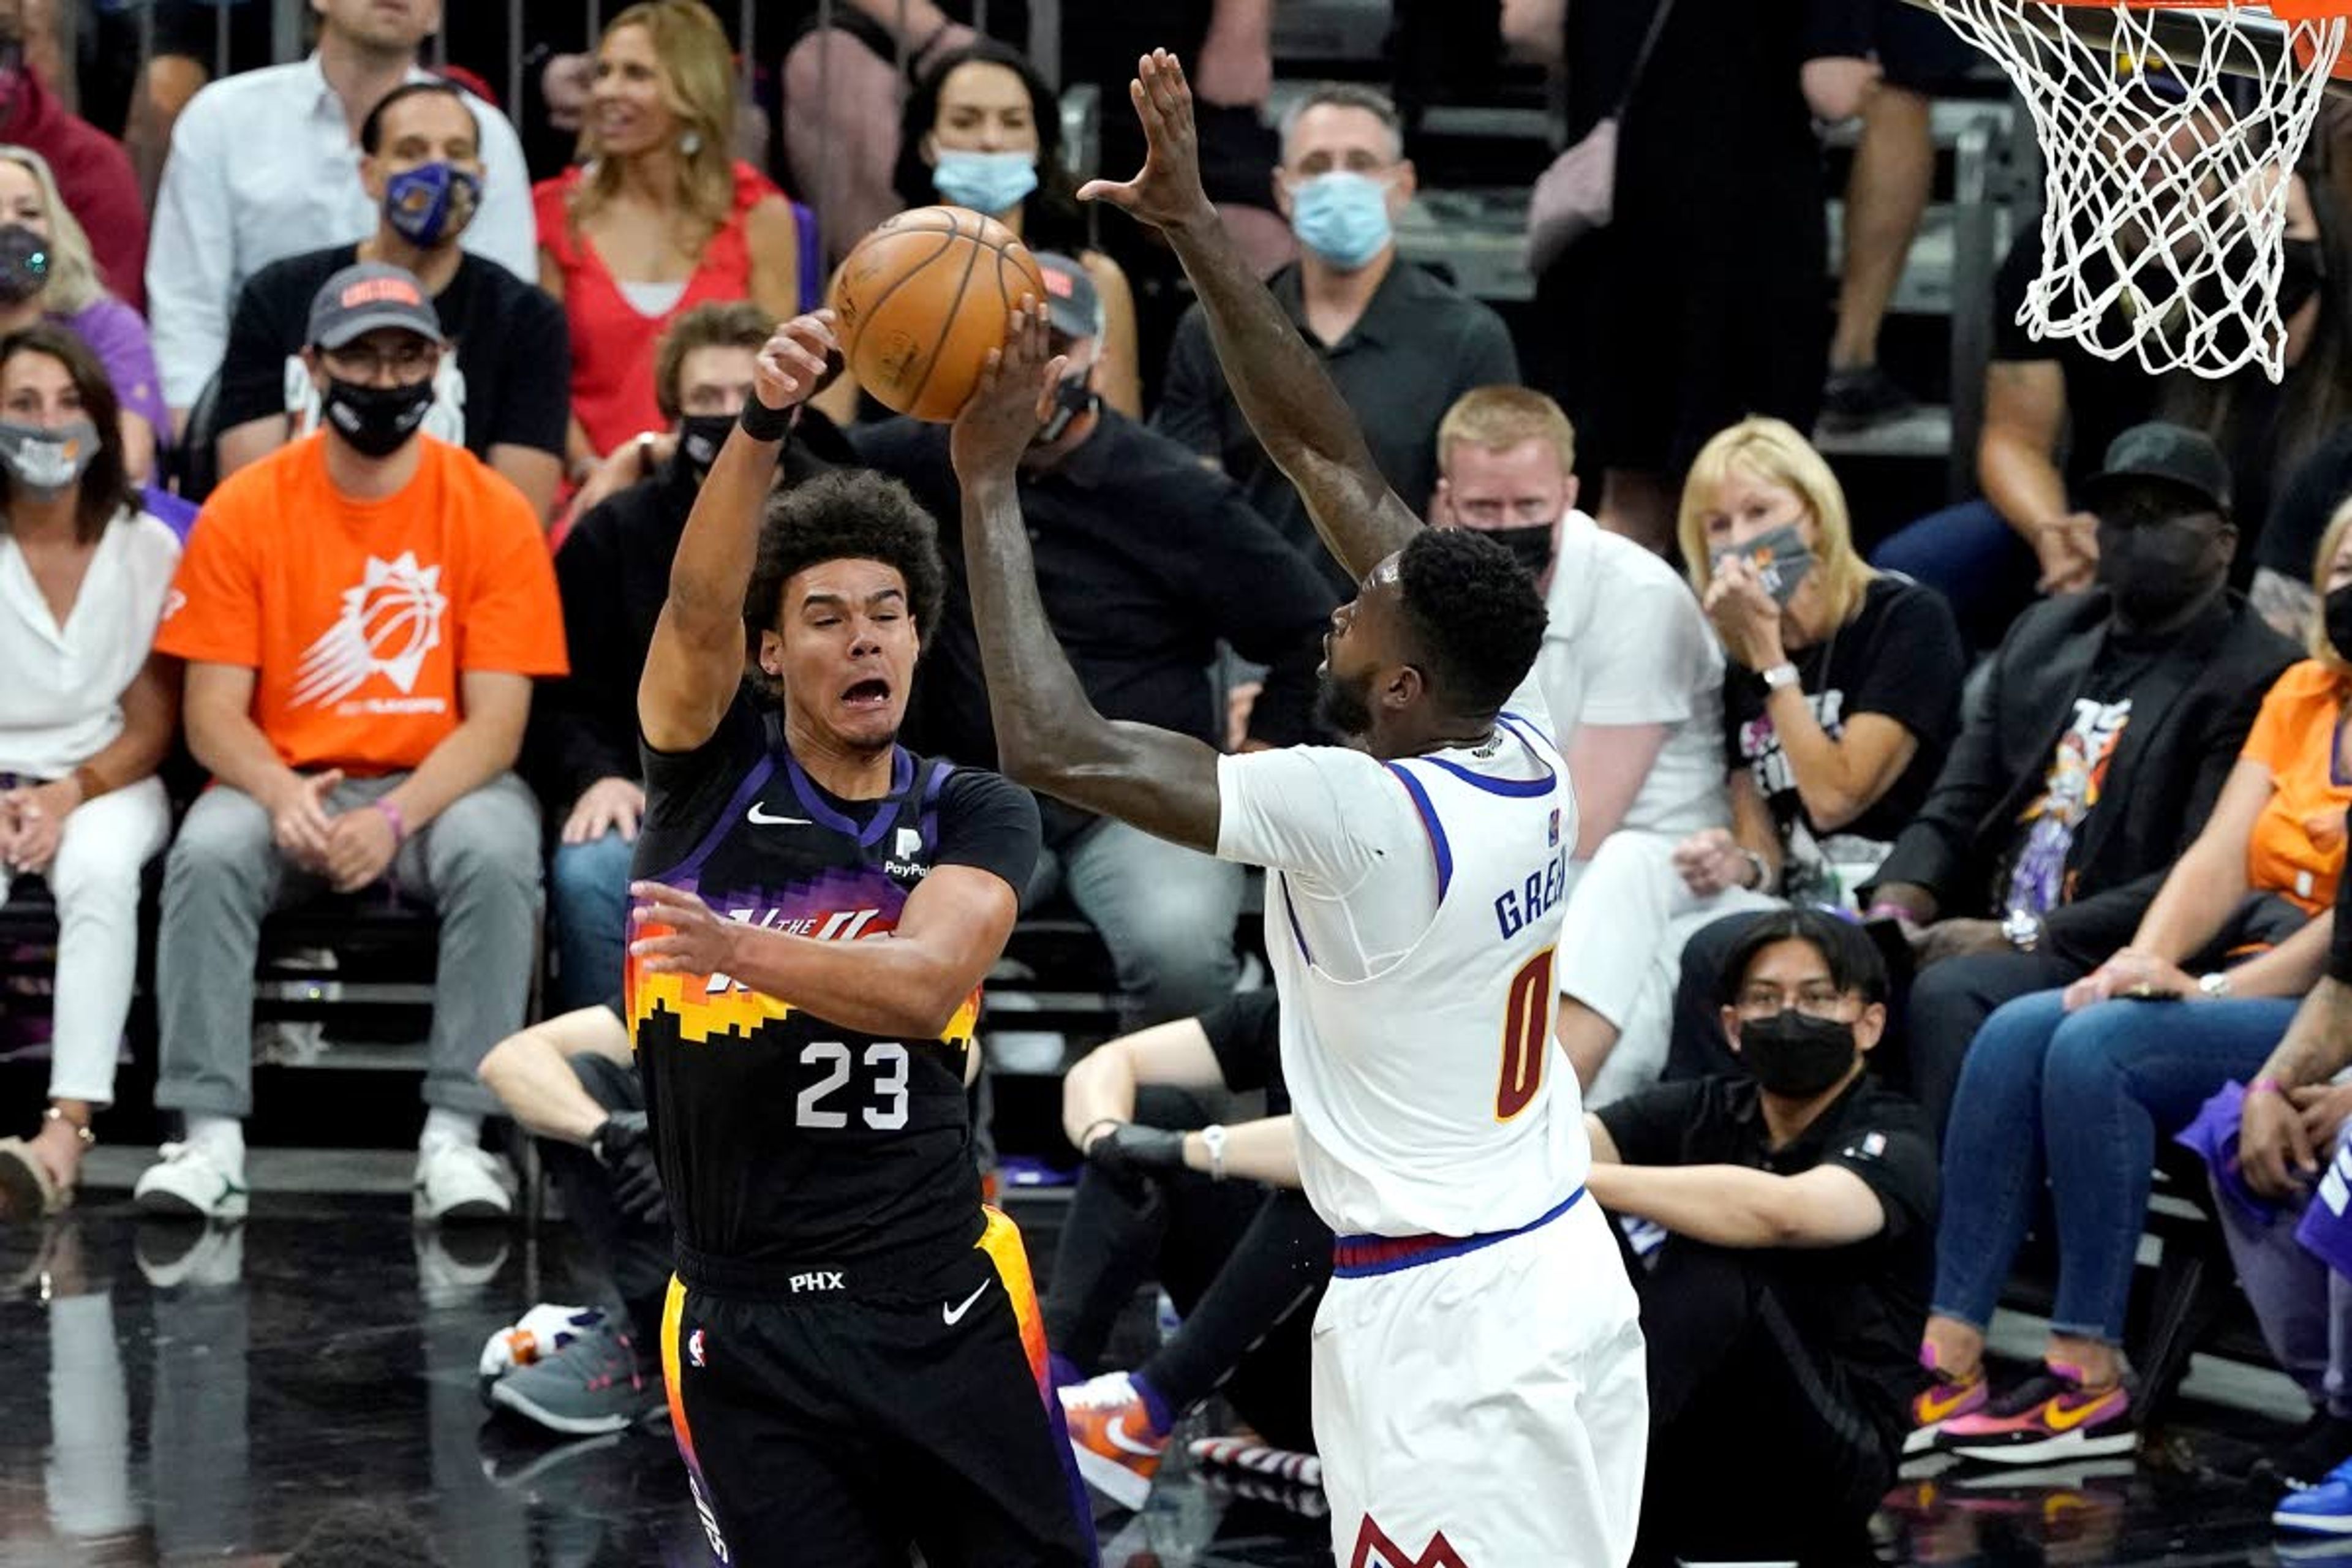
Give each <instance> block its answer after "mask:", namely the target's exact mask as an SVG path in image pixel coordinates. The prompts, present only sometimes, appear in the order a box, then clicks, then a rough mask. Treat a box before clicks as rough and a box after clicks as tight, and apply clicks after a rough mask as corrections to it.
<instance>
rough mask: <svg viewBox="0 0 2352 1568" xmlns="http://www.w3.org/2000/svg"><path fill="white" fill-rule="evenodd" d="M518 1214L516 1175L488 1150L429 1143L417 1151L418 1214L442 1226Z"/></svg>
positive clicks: (462, 1145) (504, 1217)
mask: <svg viewBox="0 0 2352 1568" xmlns="http://www.w3.org/2000/svg"><path fill="white" fill-rule="evenodd" d="M513 1213H514V1178H513V1177H512V1176H511V1175H509V1174H508V1173H507V1166H506V1162H505V1161H503V1160H501V1159H499V1157H498V1156H497V1155H496V1154H493V1153H491V1152H489V1151H488V1150H487V1149H473V1148H468V1147H467V1146H466V1145H465V1144H463V1143H439V1142H436V1143H428V1144H426V1145H425V1146H424V1147H423V1148H420V1149H419V1150H417V1152H416V1202H415V1215H416V1217H417V1218H418V1219H420V1220H424V1221H426V1222H428V1223H430V1224H434V1225H438V1224H440V1223H441V1222H442V1221H444V1220H455V1221H457V1222H459V1223H461V1224H462V1223H465V1222H467V1221H475V1220H499V1219H506V1218H508V1217H509V1216H510V1215H513Z"/></svg>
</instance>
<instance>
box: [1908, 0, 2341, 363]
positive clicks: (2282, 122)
mask: <svg viewBox="0 0 2352 1568" xmlns="http://www.w3.org/2000/svg"><path fill="white" fill-rule="evenodd" d="M1912 3H1913V4H1914V5H1924V6H1925V7H1926V8H1927V9H1928V10H1931V11H1935V12H1937V14H1939V15H1940V16H1943V18H1944V19H1945V20H1946V21H1947V22H1948V23H1949V24H1950V25H1951V26H1952V28H1953V30H1954V31H1956V32H1958V34H1959V35H1960V36H1961V37H1963V38H1965V39H1967V40H1968V41H1969V43H1970V44H1973V45H1974V46H1975V47H1978V48H1979V49H1981V50H1983V51H1984V52H1985V53H1986V54H1989V55H1990V56H1991V57H1992V58H1994V59H1995V60H1997V61H1999V62H2000V67H2001V68H2002V69H2003V70H2005V71H2006V72H2008V74H2009V78H2010V79H2011V81H2012V82H2013V83H2015V84H2016V87H2017V90H2018V92H2019V93H2020V95H2021V97H2022V98H2023V99H2024V100H2025V107H2026V110H2027V112H2028V113H2030V114H2031V115H2032V119H2033V127H2034V132H2035V134H2036V136H2037V137H2038V138H2039V139H2040V142H2041V144H2042V159H2043V163H2044V164H2045V174H2044V179H2043V201H2042V276H2041V277H2040V278H2038V279H2035V280H2034V282H2033V284H2032V287H2030V288H2029V289H2027V291H2026V297H2025V308H2024V310H2023V311H2022V312H2021V315H2020V318H2019V319H2020V321H2021V322H2022V323H2023V324H2024V325H2025V327H2026V328H2027V329H2028V330H2029V331H2032V334H2033V335H2034V336H2035V337H2037V338H2064V339H2069V340H2071V341H2073V342H2077V343H2079V344H2081V345H2082V346H2083V348H2084V350H2086V351H2087V352H2089V353H2094V354H2096V355H2098V356H2099V357H2100V358H2102V359H2110V360H2126V359H2128V360H2136V361H2137V363H2139V364H2140V366H2141V367H2142V368H2143V369H2145V370H2147V372H2149V373H2150V374H2158V373H2161V372H2165V371H2170V370H2187V371H2190V372H2193V373H2194V374H2198V375H2201V376H2210V377H2216V378H2218V377H2221V376H2227V375H2230V374H2234V373H2235V372H2237V371H2239V370H2242V369H2243V368H2245V367H2246V366H2248V365H2260V366H2261V367H2262V368H2263V371H2264V372H2265V373H2266V374H2268V375H2269V376H2270V378H2271V379H2272V380H2273V381H2277V380H2279V379H2280V378H2281V377H2282V376H2284V374H2285V370H2286V364H2285V348H2286V329H2285V325H2284V322H2283V321H2281V320H2280V316H2279V308H2278V288H2279V271H2280V266H2281V261H2282V258H2283V255H2284V252H2283V250H2282V248H2281V242H2282V239H2283V237H2284V233H2285V228H2286V205H2287V177H2288V176H2289V175H2290V174H2293V172H2294V166H2295V163H2296V161H2297V160H2298V159H2300V158H2301V157H2302V155H2303V150H2304V146H2305V143H2306V142H2308V141H2309V140H2310V138H2311V129H2312V125H2313V122H2314V121H2315V120H2316V119H2317V118H2318V114H2319V103H2320V100H2321V98H2322V97H2323V96H2324V95H2325V94H2326V91H2327V89H2328V87H2329V84H2330V82H2331V80H2332V79H2335V78H2336V77H2338V76H2342V77H2344V78H2346V79H2352V54H2347V52H2346V50H2345V47H2344V43H2345V30H2346V18H2347V16H2352V0H2273V4H2271V5H2267V6H2264V5H2240V4H2237V3H2236V0H1912Z"/></svg>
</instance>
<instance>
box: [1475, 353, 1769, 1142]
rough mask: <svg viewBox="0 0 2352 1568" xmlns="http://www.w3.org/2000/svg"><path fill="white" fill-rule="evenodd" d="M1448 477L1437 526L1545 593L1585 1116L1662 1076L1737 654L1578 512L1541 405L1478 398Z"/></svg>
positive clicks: (1664, 575) (1560, 417) (1562, 1026)
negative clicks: (1469, 532)
mask: <svg viewBox="0 0 2352 1568" xmlns="http://www.w3.org/2000/svg"><path fill="white" fill-rule="evenodd" d="M1437 462H1438V468H1439V470H1440V472H1441V473H1442V474H1443V475H1444V478H1443V479H1440V480H1439V481H1438V486H1437V497H1436V500H1435V501H1434V502H1433V505H1432V507H1431V521H1433V522H1434V523H1436V524H1437V525H1438V526H1440V527H1457V528H1467V529H1475V530H1478V531H1483V532H1485V533H1486V536H1487V537H1488V538H1490V539H1493V540H1495V541H1496V542H1498V543H1500V544H1502V545H1504V546H1506V547H1507V548H1508V549H1509V550H1510V551H1511V552H1512V553H1513V554H1514V555H1516V556H1517V557H1518V558H1519V561H1520V563H1521V564H1523V565H1525V566H1526V567H1527V568H1528V571H1530V572H1532V573H1534V574H1536V575H1537V580H1538V583H1540V584H1543V585H1544V587H1545V590H1546V594H1545V608H1546V610H1547V612H1548V616H1549V625H1548V626H1547V627H1546V629H1545V632H1544V645H1543V652H1542V653H1541V654H1540V655H1539V656H1538V658H1537V661H1536V675H1537V678H1538V681H1539V682H1540V683H1541V685H1542V687H1543V693H1544V700H1545V705H1546V706H1547V707H1548V708H1549V710H1551V714H1552V718H1553V721H1554V722H1555V723H1556V724H1557V725H1558V726H1559V746H1560V751H1561V752H1562V754H1563V755H1565V756H1566V757H1567V759H1568V771H1569V776H1570V778H1572V779H1574V780H1575V781H1576V782H1575V789H1576V822H1577V832H1576V853H1575V856H1574V858H1572V859H1571V860H1570V865H1569V887H1570V889H1571V891H1570V898H1569V901H1568V914H1567V919H1566V922H1565V925H1564V927H1563V930H1562V933H1561V938H1560V949H1559V952H1560V959H1559V992H1560V1006H1559V1041H1560V1044H1561V1046H1562V1047H1564V1048H1565V1049H1566V1050H1567V1052H1568V1056H1569V1060H1570V1061H1571V1062H1572V1063H1574V1064H1575V1067H1576V1072H1577V1077H1578V1079H1579V1080H1580V1082H1581V1083H1582V1084H1583V1086H1584V1090H1585V1103H1586V1104H1587V1105H1591V1106H1598V1105H1605V1104H1608V1103H1609V1102H1610V1101H1612V1100H1617V1099H1619V1098H1621V1097H1622V1096H1623V1095H1625V1094H1627V1093H1629V1092H1631V1091H1632V1090H1634V1089H1640V1088H1643V1087H1644V1086H1646V1085H1648V1084H1649V1083H1650V1082H1652V1081H1653V1080H1654V1079H1656V1077H1657V1076H1658V1072H1659V1069H1660V1068H1663V1067H1664V1065H1665V1045H1666V1035H1667V1023H1668V1019H1669V1016H1670V1013H1671V1007H1672V1003H1673V997H1674V981H1675V964H1674V963H1673V962H1672V959H1673V955H1675V954H1679V953H1680V952H1681V950H1682V943H1681V941H1680V940H1679V936H1678V933H1677V932H1676V931H1675V924H1676V921H1678V920H1680V919H1682V918H1683V917H1685V916H1688V915H1690V914H1691V913H1692V912H1693V911H1692V910H1685V909H1684V908H1682V907H1681V906H1682V905H1683V904H1685V903H1689V902H1691V900H1689V899H1688V897H1687V894H1686V891H1685V889H1684V888H1683V882H1682V879H1681V878H1680V877H1679V876H1678V875H1676V874H1675V869H1674V866H1673V855H1674V847H1675V845H1676V844H1678V843H1680V842H1681V841H1682V840H1683V839H1684V838H1685V837H1688V836H1689V835H1691V834H1693V833H1696V832H1698V831H1700V830H1701V829H1703V828H1708V827H1728V826H1730V824H1731V803H1730V797H1729V795H1727V792H1726V790H1725V788H1724V761H1723V649H1722V647H1721V646H1720V645H1719V644H1717V642H1716V640H1715V634H1714V633H1713V632H1712V631H1711V630H1710V629H1709V628H1708V626H1707V624H1706V616H1705V615H1704V614H1702V613H1701V611H1700V609H1699V605H1698V601H1697V599H1696V597H1694V596H1693V595H1692V594H1691V591H1690V585H1689V584H1687V583H1685V582H1684V580H1683V578H1682V576H1681V574H1678V573H1676V572H1675V569H1674V568H1673V567H1671V566H1669V565H1667V564H1666V563H1665V562H1664V561H1663V560H1661V559H1660V558H1659V557H1658V556H1657V555H1655V554H1654V553H1653V552H1650V551H1648V550H1646V549H1644V548H1643V547H1642V546H1641V545H1640V544H1637V543H1635V542H1633V540H1631V539H1627V538H1625V537H1623V536H1622V535H1621V534H1615V533H1611V532H1608V531H1605V530H1603V529H1602V528H1601V526H1600V525H1599V524H1598V523H1596V522H1594V521H1593V520H1592V519H1591V518H1590V517H1587V516H1586V515H1585V514H1584V513H1582V512H1580V511H1579V510H1576V471H1575V470H1576V431H1575V428H1574V427H1573V426H1570V424H1569V421H1568V416H1567V415H1565V414H1563V413H1562V412H1561V411H1560V408H1559V405H1558V404H1556V403H1554V402H1553V401H1552V400H1551V399H1550V398H1549V397H1546V396H1545V395H1543V394H1542V393H1539V392H1531V391H1529V390H1528V389H1527V388H1525V387H1518V386H1482V387H1479V388H1477V389H1475V391H1472V392H1470V393H1467V394H1465V395H1464V396H1463V397H1462V398H1461V399H1460V401H1458V402H1456V403H1455V404H1454V406H1453V407H1452V408H1450V409H1448V410H1447V411H1446V415H1445V417H1444V420H1443V421H1442V422H1441V423H1440V424H1439V426H1438V430H1437ZM1716 912H1718V911H1717V910H1716V907H1715V906H1714V905H1713V904H1712V903H1709V904H1707V905H1706V910H1704V911H1701V917H1700V918H1702V919H1703V918H1705V916H1706V915H1711V914H1713V913H1716ZM1684 934H1686V933H1684ZM1667 948H1670V949H1671V952H1668V957H1667V962H1665V963H1663V964H1662V963H1660V962H1659V961H1658V954H1659V953H1660V952H1661V951H1663V950H1665V949H1667Z"/></svg>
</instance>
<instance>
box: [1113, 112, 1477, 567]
mask: <svg viewBox="0 0 2352 1568" xmlns="http://www.w3.org/2000/svg"><path fill="white" fill-rule="evenodd" d="M1413 189H1414V185H1413V170H1412V163H1411V162H1410V161H1408V160H1407V159H1406V157H1405V156H1404V128H1403V121H1402V120H1400V119H1399V118H1398V115H1397V111H1396V106H1395V105H1394V104H1392V103H1391V102H1390V101H1389V100H1388V99H1387V98H1386V97H1384V96H1382V95H1381V93H1379V92H1376V91H1374V90H1373V89H1370V88H1366V87H1357V86H1351V85H1346V84H1334V85H1330V86H1326V87H1320V88H1318V89H1315V90H1314V91H1313V92H1311V93H1309V94H1308V95H1307V97H1306V98H1305V99H1304V100H1301V101H1300V102H1299V104H1298V105H1297V107H1296V108H1294V109H1293V110H1290V112H1289V113H1288V114H1287V115H1286V116H1285V117H1284V121H1283V133H1282V167H1281V168H1280V169H1279V170H1277V171H1276V174H1275V196H1276V200H1277V202H1278V203H1279V204H1280V205H1281V207H1282V211H1283V215H1284V216H1286V217H1287V218H1288V219H1289V220H1290V225H1291V227H1292V228H1293V229H1294V230H1295V231H1296V232H1297V236H1298V243H1299V247H1300V250H1301V253H1302V254H1301V255H1300V257H1299V259H1298V264H1297V266H1296V267H1291V268H1285V269H1283V270H1282V271H1280V272H1278V273H1276V275H1275V277H1274V279H1273V282H1272V285H1271V286H1272V288H1273V290H1274V297H1275V299H1276V301H1277V302H1279V303H1280V304H1281V306H1282V308H1283V310H1286V312H1288V314H1289V316H1290V318H1291V320H1292V321H1294V322H1296V323H1297V327H1298V329H1299V331H1300V334H1301V335H1302V336H1304V337H1305V338H1306V340H1307V344H1308V346H1310V347H1312V348H1314V349H1315V350H1316V351H1317V352H1318V353H1320V354H1321V355H1322V356H1323V359H1324V363H1325V369H1327V370H1328V372H1329V373H1330V376H1331V379H1332V381H1333V383H1334V384H1337V386H1338V387H1339V395H1340V396H1341V397H1342V398H1344V399H1346V401H1347V404H1348V406H1349V410H1350V411H1351V412H1353V413H1354V415H1355V416H1356V421H1357V423H1358V424H1359V425H1360V426H1361V427H1362V429H1363V433H1364V440H1365V443H1366V445H1368V446H1369V447H1370V448H1371V453H1372V459H1373V461H1374V462H1376V463H1378V464H1379V465H1380V469H1381V474H1382V475H1383V476H1384V477H1385V478H1386V479H1388V481H1389V484H1390V485H1391V487H1392V488H1393V489H1395V490H1396V493H1397V495H1398V497H1399V498H1400V499H1401V500H1403V502H1404V503H1405V505H1407V506H1408V507H1411V508H1412V510H1414V512H1416V513H1422V512H1425V511H1427V510H1428V508H1429V502H1430V498H1431V497H1432V496H1433V494H1434V493H1435V491H1436V489H1437V477H1438V476H1437V442H1436V439H1435V437H1436V434H1437V430H1436V420H1435V418H1434V417H1433V411H1434V410H1442V409H1444V408H1447V407H1450V406H1452V405H1453V403H1454V399H1456V398H1458V397H1460V396H1461V395H1463V394H1464V393H1465V392H1468V391H1469V390H1471V389H1472V388H1473V387H1478V386H1490V385H1495V384H1515V383H1517V381H1518V379H1519V364H1518V356H1517V353H1516V352H1515V351H1514V350H1513V348H1512V347H1511V335H1510V332H1509V331H1508V330H1507V328H1505V326H1504V325H1503V321H1502V318H1500V317H1499V316H1497V315H1496V314H1495V312H1494V311H1492V310H1488V309H1487V308H1486V306H1485V305H1482V304H1480V303H1479V302H1478V301H1477V300H1472V299H1469V298H1468V297H1466V296H1465V295H1463V294H1461V293H1459V292H1457V291H1456V290H1454V289H1452V288H1450V287H1449V286H1447V285H1446V284H1444V283H1443V282H1441V281H1439V280H1438V279H1436V278H1435V277H1434V276H1433V275H1432V274H1430V273H1429V272H1427V271H1424V270H1423V269H1422V268H1418V267H1415V266H1413V265H1412V263H1410V262H1407V261H1405V260H1403V259H1402V258H1400V257H1399V256H1398V254H1397V247H1396V233H1395V227H1394V225H1395V220H1396V215H1397V214H1399V213H1400V212H1402V211H1403V210H1404V206H1405V204H1406V203H1407V202H1409V201H1411V200H1412V194H1413ZM1153 424H1154V426H1156V427H1157V428H1158V429H1159V430H1160V432H1161V433H1162V434H1163V435H1166V436H1168V437H1171V438H1173V439H1174V440H1176V441H1178V442H1180V443H1181V444H1182V445H1183V446H1186V447H1191V448H1192V450H1193V451H1195V452H1197V453H1199V454H1200V455H1201V456H1202V458H1207V459H1208V460H1209V461H1211V462H1213V463H1216V464H1218V465H1219V466H1221V467H1222V468H1223V469H1224V471H1225V472H1226V473H1227V474H1228V475H1230V476H1231V477H1232V478H1233V479H1234V482H1235V483H1237V484H1239V485H1240V486H1241V487H1242V489H1243V490H1244V493H1245V494H1247V496H1248V497H1249V500H1250V504H1251V505H1252V506H1253V507H1255V509H1256V510H1257V511H1258V512H1259V514H1260V515H1261V516H1264V517H1265V518H1267V519H1268V520H1270V521H1272V522H1273V523H1274V524H1275V526H1276V528H1277V529H1279V530H1280V531H1282V534H1283V537H1284V538H1286V539H1288V540H1290V541H1291V542H1293V543H1294V544H1296V545H1297V546H1298V548H1299V549H1300V550H1301V551H1303V552H1306V554H1307V558H1308V559H1309V560H1312V561H1313V562H1315V563H1317V564H1318V566H1319V567H1320V568H1321V569H1322V571H1323V574H1324V575H1325V577H1326V579H1327V580H1328V582H1329V583H1330V584H1331V586H1332V591H1333V592H1334V593H1335V594H1337V595H1339V596H1340V597H1341V598H1347V597H1349V596H1351V595H1353V594H1354V593H1355V591H1356V584H1354V583H1353V582H1351V581H1349V578H1348V574H1347V573H1346V572H1345V571H1344V570H1342V569H1341V567H1340V566H1339V563H1338V562H1337V561H1335V560H1333V559H1332V558H1331V556H1330V553H1329V552H1328V551H1327V550H1325V549H1324V548H1323V543H1322V541H1321V540H1320V539H1318V537H1317V536H1316V533H1315V529H1314V525H1313V524H1312V523H1311V522H1310V521H1308V519H1307V510H1306V507H1305V505H1304V504H1303V503H1302V502H1301V501H1300V500H1298V495H1297V491H1296V490H1295V489H1292V488H1291V485H1290V483H1289V481H1288V480H1286V479H1284V478H1283V477H1282V474H1281V471H1280V470H1279V469H1277V468H1276V467H1275V465H1274V462H1273V460H1272V459H1271V458H1268V457H1267V456H1266V455H1265V448H1263V447H1260V446H1259V445H1258V442H1257V437H1255V435H1253V434H1252V433H1251V431H1250V427H1249V422H1248V421H1247V420H1245V419H1244V418H1243V417H1242V412H1241V405H1239V404H1238V403H1236V402H1235V401H1234V395H1233V392H1232V390H1231V389H1230V388H1229V387H1227V386H1226V384H1225V379H1224V373H1223V371H1222V370H1220V369H1219V368H1218V365H1217V357H1216V351H1215V349H1214V348H1213V345H1212V344H1211V343H1210V341H1209V322H1208V318H1207V317H1206V316H1204V315H1202V312H1201V310H1200V308H1199V307H1198V306H1195V307H1193V308H1192V310H1189V311H1187V312H1186V313H1185V316H1184V320H1183V321H1182V322H1181V324H1179V326H1178V327H1177V329H1176V341H1175V344H1174V346H1173V347H1172V348H1171V350H1170V353H1169V362H1168V383H1167V387H1166V389H1165V392H1164V394H1163V396H1162V399H1161V402H1160V410H1159V412H1158V414H1157V415H1155V416H1153Z"/></svg>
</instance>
